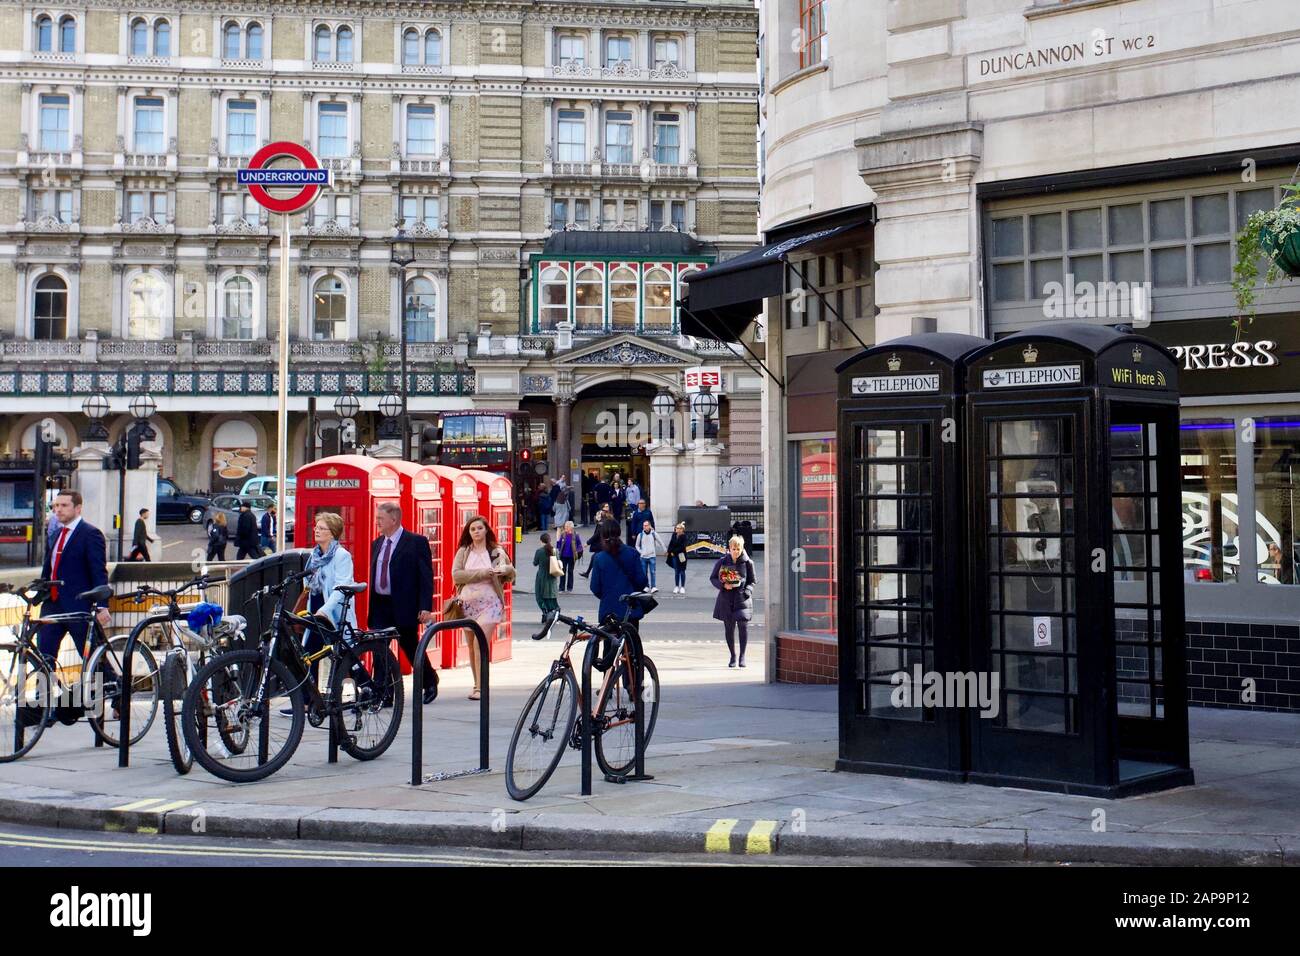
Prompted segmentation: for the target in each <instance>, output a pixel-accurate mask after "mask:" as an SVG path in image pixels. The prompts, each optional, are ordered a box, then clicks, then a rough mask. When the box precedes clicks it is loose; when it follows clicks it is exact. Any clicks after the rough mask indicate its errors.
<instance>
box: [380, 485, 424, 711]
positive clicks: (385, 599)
mask: <svg viewBox="0 0 1300 956" xmlns="http://www.w3.org/2000/svg"><path fill="white" fill-rule="evenodd" d="M375 525H376V526H377V527H378V528H379V537H378V538H376V539H375V541H374V544H372V545H371V546H370V613H369V619H368V620H367V622H366V625H367V626H368V627H369V628H371V629H375V628H381V627H395V628H397V633H398V638H397V643H398V644H399V645H401V648H402V651H403V652H404V653H405V654H406V659H407V660H408V661H410V662H411V664H412V666H415V664H416V661H415V656H416V655H415V652H416V650H417V649H418V647H419V644H420V626H421V625H423V624H429V623H430V622H431V621H432V620H433V552H432V551H430V550H429V539H428V538H426V537H425V536H424V535H422V534H414V533H413V532H410V531H407V530H406V529H405V528H403V527H402V509H401V508H399V507H398V506H397V505H395V504H393V503H392V502H389V501H385V502H384V503H382V504H381V505H379V507H378V508H377V509H376V511H375ZM419 666H420V667H422V668H423V669H424V702H425V703H426V704H430V703H432V702H433V700H434V698H436V697H437V696H438V672H437V671H436V670H434V669H433V667H431V666H430V664H429V658H428V655H425V657H424V659H423V660H422V661H420V662H419Z"/></svg>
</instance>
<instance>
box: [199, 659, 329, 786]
mask: <svg viewBox="0 0 1300 956" xmlns="http://www.w3.org/2000/svg"><path fill="white" fill-rule="evenodd" d="M263 683H265V693H264V694H262V704H261V706H260V707H258V706H256V703H255V702H256V700H257V698H258V696H259V693H261V689H262V686H263ZM210 687H217V688H219V691H218V693H217V694H215V695H214V694H211V693H210V692H209V696H208V697H207V698H206V700H207V701H209V702H210V703H211V706H210V707H205V706H204V703H205V696H204V689H205V688H210ZM282 708H287V709H288V710H289V714H290V715H289V716H287V717H286V716H282V715H281V714H280V710H281V709H282ZM181 710H182V713H181V730H182V732H183V733H184V734H185V742H186V744H188V745H189V748H190V751H191V752H192V753H193V754H194V760H195V761H196V762H197V763H198V765H199V766H200V767H202V768H203V769H204V770H206V771H208V773H210V774H212V775H213V776H216V777H220V778H221V779H222V780H229V781H230V782H231V783H251V782H252V781H254V780H262V779H263V778H265V777H269V776H270V775H271V774H273V773H275V772H276V771H277V770H279V769H280V768H281V767H283V766H284V765H285V764H286V763H288V762H289V758H290V757H292V756H293V753H294V751H295V750H297V749H298V743H299V742H300V741H301V740H302V728H303V688H302V682H301V681H299V680H296V679H295V678H294V677H293V676H292V675H291V674H290V673H289V669H288V668H287V667H285V666H284V664H283V663H281V662H280V661H274V660H273V661H270V662H269V670H268V662H266V661H264V660H263V659H262V653H261V651H256V650H250V651H231V652H230V653H228V654H222V655H221V656H220V657H216V658H214V659H213V660H211V661H208V663H207V664H205V665H203V667H201V668H200V669H199V672H198V673H197V674H196V675H195V676H194V681H193V682H192V683H191V684H190V686H189V687H188V688H186V690H185V700H184V704H183V705H182V708H181ZM200 725H202V726H203V727H205V728H206V734H201V733H200V732H199V727H200ZM214 730H215V731H216V733H213V731H214ZM205 738H206V740H205ZM232 738H233V739H235V740H243V741H246V742H247V746H245V747H244V748H243V749H242V750H241V751H240V752H238V753H232V752H231V750H230V748H228V747H226V746H225V741H226V740H227V739H232Z"/></svg>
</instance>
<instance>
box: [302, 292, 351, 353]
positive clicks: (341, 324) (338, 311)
mask: <svg viewBox="0 0 1300 956" xmlns="http://www.w3.org/2000/svg"><path fill="white" fill-rule="evenodd" d="M311 308H312V328H311V337H312V338H313V339H317V340H321V341H327V342H330V341H342V340H343V339H345V338H346V337H347V329H348V291H347V287H346V286H345V285H344V284H343V280H342V279H340V278H338V276H322V277H321V278H320V279H319V280H318V281H317V282H316V291H315V293H314V294H313V295H312V300H311Z"/></svg>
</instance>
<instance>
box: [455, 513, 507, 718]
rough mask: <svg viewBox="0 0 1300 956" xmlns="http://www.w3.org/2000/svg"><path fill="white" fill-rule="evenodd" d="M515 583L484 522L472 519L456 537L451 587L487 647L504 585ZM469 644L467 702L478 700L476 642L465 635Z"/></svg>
mask: <svg viewBox="0 0 1300 956" xmlns="http://www.w3.org/2000/svg"><path fill="white" fill-rule="evenodd" d="M514 579H515V569H514V566H513V565H512V564H511V563H510V558H509V556H508V555H507V554H506V550H505V548H503V547H501V546H500V545H499V544H498V543H497V537H496V535H495V534H494V533H493V532H492V528H491V526H490V525H489V524H488V523H487V519H485V518H483V517H482V516H481V515H475V516H474V517H472V518H470V519H469V521H468V522H466V524H465V528H464V530H463V531H461V533H460V542H459V544H458V550H457V551H456V557H455V559H454V560H453V561H452V563H451V583H452V584H454V585H455V586H456V588H457V595H456V596H457V598H458V599H459V600H460V605H461V607H462V608H464V609H465V616H466V617H467V618H470V619H472V620H474V621H477V622H478V626H479V627H481V628H483V634H484V635H485V636H486V637H487V639H488V644H489V646H490V645H491V643H492V637H493V635H494V634H495V633H496V629H497V625H498V624H500V623H501V618H502V615H503V613H504V610H505V602H506V595H505V585H506V584H507V583H509V582H512V581H514ZM465 639H466V640H467V641H468V642H469V647H470V653H469V663H470V667H471V668H472V669H473V671H474V691H473V693H471V694H470V695H469V699H470V700H478V699H479V669H480V667H481V663H480V661H479V654H478V642H477V641H475V639H474V635H473V634H471V633H469V632H466V634H465Z"/></svg>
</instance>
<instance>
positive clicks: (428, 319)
mask: <svg viewBox="0 0 1300 956" xmlns="http://www.w3.org/2000/svg"><path fill="white" fill-rule="evenodd" d="M403 311H404V313H405V318H406V341H408V342H432V341H434V340H435V339H436V338H437V335H438V292H437V290H436V289H435V288H434V286H433V283H432V282H430V281H429V280H428V279H426V278H425V277H424V276H416V277H415V278H414V279H412V280H411V281H410V282H408V283H407V284H406V295H405V296H404V297H403Z"/></svg>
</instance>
